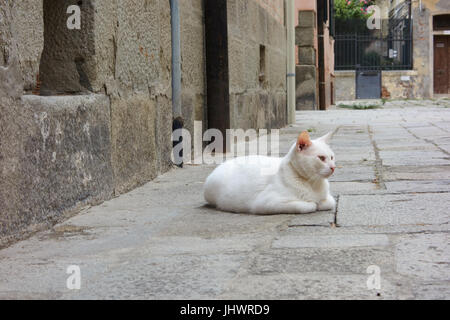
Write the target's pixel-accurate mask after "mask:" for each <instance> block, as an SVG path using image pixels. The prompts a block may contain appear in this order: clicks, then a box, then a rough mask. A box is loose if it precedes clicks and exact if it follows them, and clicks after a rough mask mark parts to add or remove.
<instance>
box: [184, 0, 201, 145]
mask: <svg viewBox="0 0 450 320" xmlns="http://www.w3.org/2000/svg"><path fill="white" fill-rule="evenodd" d="M180 29H181V88H182V93H181V107H182V113H183V119H184V128H186V129H187V130H189V131H190V132H191V137H194V132H193V130H194V121H202V122H203V128H204V129H206V125H207V123H206V119H205V118H206V117H205V111H206V110H205V109H206V95H205V92H206V78H205V72H206V71H205V63H206V61H205V39H204V35H205V24H204V10H203V4H202V1H201V0H182V1H180Z"/></svg>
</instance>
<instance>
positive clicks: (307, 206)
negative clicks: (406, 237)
mask: <svg viewBox="0 0 450 320" xmlns="http://www.w3.org/2000/svg"><path fill="white" fill-rule="evenodd" d="M315 211H317V203H315V202H301V203H300V205H299V212H300V213H311V212H315Z"/></svg>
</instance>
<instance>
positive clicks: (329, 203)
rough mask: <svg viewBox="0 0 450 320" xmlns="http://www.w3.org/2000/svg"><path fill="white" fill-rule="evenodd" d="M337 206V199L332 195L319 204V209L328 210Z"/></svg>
mask: <svg viewBox="0 0 450 320" xmlns="http://www.w3.org/2000/svg"><path fill="white" fill-rule="evenodd" d="M335 208H336V200H334V198H333V197H332V196H328V197H327V199H326V200H322V201H320V202H319V203H318V204H317V210H319V211H327V210H334V209H335Z"/></svg>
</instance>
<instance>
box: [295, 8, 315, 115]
mask: <svg viewBox="0 0 450 320" xmlns="http://www.w3.org/2000/svg"><path fill="white" fill-rule="evenodd" d="M295 45H296V46H297V52H298V57H297V60H298V64H297V65H296V67H295V84H296V85H295V93H296V94H295V96H296V97H295V108H296V109H297V110H316V109H317V105H318V94H319V93H318V89H319V87H318V81H319V79H318V76H319V75H318V73H317V21H316V12H315V11H312V10H303V11H299V12H298V25H297V26H296V27H295Z"/></svg>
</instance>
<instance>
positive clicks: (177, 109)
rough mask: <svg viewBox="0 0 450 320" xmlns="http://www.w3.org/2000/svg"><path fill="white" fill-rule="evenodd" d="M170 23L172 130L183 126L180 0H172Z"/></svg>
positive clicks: (174, 143) (175, 142)
mask: <svg viewBox="0 0 450 320" xmlns="http://www.w3.org/2000/svg"><path fill="white" fill-rule="evenodd" d="M170 23H171V26H172V31H171V35H172V115H173V120H172V121H173V122H172V130H176V129H180V128H183V115H182V114H181V53H180V46H181V45H180V11H179V6H178V0H170ZM178 143H179V141H174V142H173V146H175V145H177V144H178ZM181 152H182V151H181ZM181 156H182V155H181ZM182 166H183V164H181V165H180V167H182Z"/></svg>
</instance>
